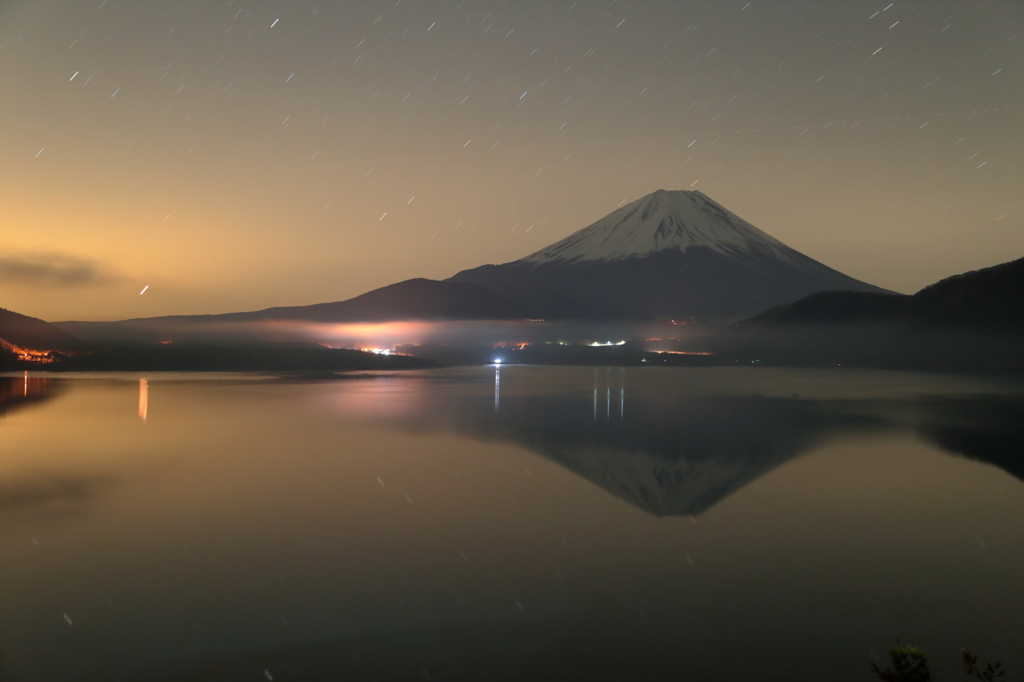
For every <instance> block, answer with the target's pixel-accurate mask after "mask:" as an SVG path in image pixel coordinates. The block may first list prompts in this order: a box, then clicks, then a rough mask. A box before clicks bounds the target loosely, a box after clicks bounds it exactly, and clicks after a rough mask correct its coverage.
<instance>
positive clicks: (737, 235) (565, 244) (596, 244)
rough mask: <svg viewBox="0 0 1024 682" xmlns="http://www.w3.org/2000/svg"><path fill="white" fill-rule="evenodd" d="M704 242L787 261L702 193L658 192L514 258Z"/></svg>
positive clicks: (623, 254) (777, 245)
mask: <svg viewBox="0 0 1024 682" xmlns="http://www.w3.org/2000/svg"><path fill="white" fill-rule="evenodd" d="M691 246H704V247H707V248H709V249H713V250H715V251H718V252H719V253H722V254H725V255H729V256H733V257H735V256H742V255H754V254H758V255H770V256H774V257H776V258H782V259H785V260H791V259H792V254H793V253H794V252H793V251H792V250H791V249H790V248H789V247H787V246H786V245H785V244H783V243H782V242H780V241H779V240H777V239H775V238H774V237H772V236H771V235H769V234H766V233H765V232H762V231H761V230H759V229H757V228H756V227H754V226H753V225H751V224H750V223H748V222H747V221H745V220H743V219H742V218H740V217H739V216H737V215H736V214H734V213H731V212H730V211H728V210H726V209H725V208H723V207H722V206H720V205H719V204H717V203H715V202H714V201H712V200H711V199H709V198H707V197H706V196H704V194H703V193H701V192H696V191H694V192H689V191H666V190H658V191H657V192H654V193H653V194H648V195H647V196H645V197H642V198H640V199H638V200H636V201H634V202H633V203H631V204H626V205H625V206H623V207H622V208H620V209H618V210H616V211H614V212H612V213H610V214H609V215H607V216H605V217H604V218H602V219H601V220H598V221H597V222H596V223H594V224H593V225H590V226H589V227H585V228H583V229H582V230H579V231H578V232H574V233H573V234H571V235H569V236H568V237H566V238H565V239H563V240H561V241H558V242H555V243H554V244H552V245H550V246H547V247H545V248H543V249H541V250H540V251H537V252H536V253H533V254H531V255H529V256H527V257H526V258H523V259H522V260H520V261H519V262H521V263H530V264H534V265H539V264H541V263H550V262H554V261H561V262H573V261H607V260H619V259H623V258H633V257H640V256H648V255H651V254H653V253H655V252H658V251H664V250H666V249H678V250H679V251H685V250H686V249H687V248H689V247H691Z"/></svg>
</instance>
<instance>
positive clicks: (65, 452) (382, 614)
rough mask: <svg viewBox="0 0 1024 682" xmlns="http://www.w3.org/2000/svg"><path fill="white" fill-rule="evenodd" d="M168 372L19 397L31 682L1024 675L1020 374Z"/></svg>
mask: <svg viewBox="0 0 1024 682" xmlns="http://www.w3.org/2000/svg"><path fill="white" fill-rule="evenodd" d="M146 379H147V380H146V381H140V377H139V376H116V377H109V376H107V377H101V376H77V377H67V376H64V377H52V378H45V377H43V378H31V377H30V378H29V379H27V380H26V379H23V378H22V377H20V376H19V377H9V378H0V415H2V418H0V636H2V639H0V653H2V661H0V666H2V667H0V673H2V675H0V677H2V679H3V680H5V681H15V680H32V681H45V680H101V679H102V680H206V679H209V680H253V681H254V682H258V681H260V680H271V679H273V680H363V679H365V680H570V679H579V680H588V681H589V680H620V681H625V680H652V679H653V680H661V679H678V680H694V681H704V680H707V681H719V680H722V681H725V680H730V681H735V680H783V679H785V680H792V681H797V682H802V681H807V682H810V681H812V680H813V681H815V682H818V681H820V680H825V679H827V680H868V679H871V677H870V675H869V673H868V672H867V667H868V664H869V662H870V661H872V660H877V659H873V657H878V656H880V655H882V654H883V653H884V651H885V650H886V648H887V647H888V646H889V645H890V644H891V643H892V642H893V641H894V640H895V638H897V637H900V638H902V639H903V640H904V641H910V642H913V643H918V644H920V645H922V646H923V647H924V648H925V649H927V650H928V651H929V652H930V653H931V655H932V659H933V662H934V663H935V667H936V668H937V669H938V670H939V672H940V673H942V674H944V676H945V677H944V679H951V678H954V677H955V673H956V671H957V666H958V660H957V652H958V650H959V648H960V647H962V646H968V647H971V648H973V649H975V650H976V651H978V652H979V653H981V654H982V656H983V657H985V658H990V659H1001V660H1002V661H1003V663H1004V664H1005V665H1006V666H1007V667H1009V669H1010V671H1011V673H1012V674H1015V675H1017V676H1018V677H1020V676H1021V675H1024V578H1022V576H1024V481H1022V477H1024V452H1022V449H1024V427H1022V426H1021V423H1022V422H1024V388H1022V387H1021V386H1020V385H1019V384H1012V383H1006V382H999V381H994V380H980V379H968V378H956V377H941V376H929V375H920V374H899V373H883V372H852V371H803V370H799V371H797V370H771V369H732V368H705V369H625V370H622V369H617V368H612V369H607V368H600V369H597V370H595V369H592V368H552V367H525V366H522V367H518V366H506V367H503V368H501V369H500V373H499V372H498V371H496V369H495V368H494V367H482V368H457V369H450V370H442V371H432V372H423V373H412V374H402V375H390V376H365V377H361V378H350V379H343V380H320V381H308V380H307V381H299V380H284V379H273V378H258V377H244V376H243V377H239V376H225V375H221V376H216V377H211V376H200V375H164V376H149V377H146ZM957 679H958V678H957Z"/></svg>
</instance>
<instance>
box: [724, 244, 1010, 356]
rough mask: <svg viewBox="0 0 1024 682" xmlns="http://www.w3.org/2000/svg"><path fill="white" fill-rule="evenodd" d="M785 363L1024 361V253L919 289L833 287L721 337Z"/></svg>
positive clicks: (729, 346)
mask: <svg viewBox="0 0 1024 682" xmlns="http://www.w3.org/2000/svg"><path fill="white" fill-rule="evenodd" d="M716 343H717V347H718V348H717V349H718V350H719V351H720V352H724V353H726V354H728V355H731V356H734V357H737V358H739V357H743V358H757V359H759V360H762V361H766V362H774V363H780V364H822V363H824V364H850V365H870V366H883V367H884V366H893V367H914V368H920V369H999V370H1020V369H1024V258H1021V259H1018V260H1015V261H1011V262H1009V263H1003V264H1002V265H996V266H994V267H990V268H985V269H982V270H976V271H973V272H967V273H964V274H962V275H956V276H954V277H949V278H946V279H944V280H941V281H940V282H937V283H935V284H932V285H931V286H928V287H925V288H924V289H922V290H921V291H919V292H917V293H916V294H914V295H912V296H904V295H900V294H878V293H870V292H852V291H827V292H820V293H816V294H812V295H810V296H807V297H806V298H803V299H800V300H799V301H795V302H793V303H790V304H786V305H782V306H778V307H776V308H773V309H771V310H768V311H767V312H764V313H762V314H760V315H757V316H755V317H753V318H750V319H748V320H744V321H742V322H740V323H738V324H736V325H735V326H733V327H732V328H730V329H729V330H727V331H726V332H724V333H723V334H722V335H720V337H719V339H718V340H717V342H716Z"/></svg>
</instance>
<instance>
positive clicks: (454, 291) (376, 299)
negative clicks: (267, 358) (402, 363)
mask: <svg viewBox="0 0 1024 682" xmlns="http://www.w3.org/2000/svg"><path fill="white" fill-rule="evenodd" d="M520 312H521V311H519V310H517V309H516V308H515V306H513V305H512V304H510V303H509V302H508V301H507V300H506V299H505V298H503V297H502V296H500V295H499V294H496V293H494V292H492V291H490V290H488V289H485V288H483V287H480V286H477V285H474V284H469V283H463V282H438V281H436V280H432V279H423V278H417V279H407V280H405V281H404V282H398V283H397V284H390V285H388V286H385V287H381V288H380V289H374V290H373V291H369V292H367V293H365V294H362V295H360V296H356V297H355V298H350V299H348V300H345V301H337V302H334V303H318V304H315V305H306V306H288V307H281V308H267V309H266V310H258V311H255V312H251V313H230V314H227V315H210V316H207V317H209V318H213V319H217V320H221V321H248V320H307V321H314V322H378V321H385V320H436V319H460V320H481V319H508V318H512V317H517V316H518V314H519V313H520Z"/></svg>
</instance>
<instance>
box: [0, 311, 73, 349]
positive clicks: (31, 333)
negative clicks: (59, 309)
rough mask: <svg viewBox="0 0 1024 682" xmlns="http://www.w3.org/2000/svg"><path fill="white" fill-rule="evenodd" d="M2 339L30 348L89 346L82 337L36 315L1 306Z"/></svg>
mask: <svg viewBox="0 0 1024 682" xmlns="http://www.w3.org/2000/svg"><path fill="white" fill-rule="evenodd" d="M0 339H3V340H4V341H6V342H7V343H9V344H12V345H15V346H18V347H19V348H26V349H29V350H58V351H80V350H85V349H87V348H88V344H86V343H85V342H84V341H82V340H81V339H79V338H77V337H75V336H72V335H71V334H69V333H68V332H66V331H65V330H63V329H61V328H60V327H58V326H56V325H54V324H50V323H49V322H44V321H43V320H40V319H38V318H35V317H29V316H28V315H22V314H20V313H16V312H13V311H11V310H6V309H4V308H0Z"/></svg>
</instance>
